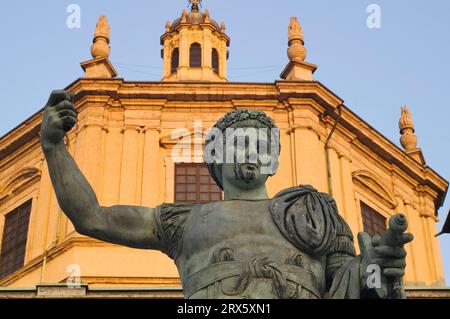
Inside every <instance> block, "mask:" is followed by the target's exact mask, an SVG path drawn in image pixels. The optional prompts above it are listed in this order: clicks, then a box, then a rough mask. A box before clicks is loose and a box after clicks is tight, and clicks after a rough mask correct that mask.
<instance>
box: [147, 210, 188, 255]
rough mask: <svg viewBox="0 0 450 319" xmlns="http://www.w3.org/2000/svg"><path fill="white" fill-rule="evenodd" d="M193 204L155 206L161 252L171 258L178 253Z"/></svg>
mask: <svg viewBox="0 0 450 319" xmlns="http://www.w3.org/2000/svg"><path fill="white" fill-rule="evenodd" d="M194 206H195V204H162V205H159V206H158V207H156V221H157V224H158V228H159V232H158V233H159V235H160V236H159V237H161V238H160V241H161V244H162V247H163V252H164V253H165V254H167V255H168V256H169V257H171V258H172V259H175V258H176V256H177V255H178V248H179V246H180V243H181V241H182V238H183V233H184V227H185V224H186V221H187V220H188V218H189V216H190V215H191V212H192V209H193V208H194Z"/></svg>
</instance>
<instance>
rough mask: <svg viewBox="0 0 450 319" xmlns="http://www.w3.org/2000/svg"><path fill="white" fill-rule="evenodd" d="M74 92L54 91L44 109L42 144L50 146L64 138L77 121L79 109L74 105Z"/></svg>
mask: <svg viewBox="0 0 450 319" xmlns="http://www.w3.org/2000/svg"><path fill="white" fill-rule="evenodd" d="M73 100H74V95H73V93H70V92H66V91H62V90H58V91H53V92H52V93H51V95H50V98H49V99H48V102H47V105H46V106H45V110H44V119H43V121H42V125H41V144H42V146H49V145H52V144H57V143H59V142H60V141H62V140H63V138H64V135H65V134H66V132H68V131H70V130H71V129H72V127H73V126H74V125H75V124H76V122H77V111H76V109H75V107H74V105H73Z"/></svg>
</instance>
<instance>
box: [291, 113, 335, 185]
mask: <svg viewBox="0 0 450 319" xmlns="http://www.w3.org/2000/svg"><path fill="white" fill-rule="evenodd" d="M292 120H293V123H292V124H291V132H293V133H294V141H295V142H294V148H295V152H294V154H295V168H296V175H297V176H296V177H297V184H308V185H312V186H313V187H315V188H317V189H318V190H319V191H322V192H327V191H328V190H327V182H326V180H327V179H326V164H325V150H324V143H322V142H321V141H320V139H319V138H320V133H319V132H320V125H319V117H318V115H316V114H314V111H313V110H312V107H311V106H310V105H307V104H301V105H295V108H294V110H293V116H292Z"/></svg>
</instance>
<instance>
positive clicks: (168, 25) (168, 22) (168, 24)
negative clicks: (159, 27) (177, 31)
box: [166, 20, 170, 32]
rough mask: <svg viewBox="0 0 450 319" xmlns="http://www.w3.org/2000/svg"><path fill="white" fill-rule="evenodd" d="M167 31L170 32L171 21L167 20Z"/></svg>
mask: <svg viewBox="0 0 450 319" xmlns="http://www.w3.org/2000/svg"><path fill="white" fill-rule="evenodd" d="M166 32H170V21H169V20H167V22H166Z"/></svg>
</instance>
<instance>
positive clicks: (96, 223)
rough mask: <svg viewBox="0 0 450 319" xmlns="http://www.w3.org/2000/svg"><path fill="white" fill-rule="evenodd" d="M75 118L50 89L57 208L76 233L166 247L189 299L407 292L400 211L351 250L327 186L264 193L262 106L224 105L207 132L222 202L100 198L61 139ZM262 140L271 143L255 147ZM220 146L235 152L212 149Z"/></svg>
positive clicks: (49, 137)
mask: <svg viewBox="0 0 450 319" xmlns="http://www.w3.org/2000/svg"><path fill="white" fill-rule="evenodd" d="M76 121H77V112H76V109H75V107H74V105H73V95H72V94H71V93H68V92H65V91H54V92H52V94H51V96H50V99H49V101H48V104H47V106H46V108H45V112H44V120H43V123H42V128H41V145H42V149H43V151H44V154H45V157H46V160H47V163H48V168H49V172H50V176H51V180H52V183H53V187H54V189H55V192H56V196H57V198H58V202H59V204H60V206H61V209H62V210H63V211H64V213H65V214H66V215H67V216H68V218H69V219H70V220H71V221H72V223H73V224H74V226H75V229H76V230H77V231H78V232H79V233H80V234H84V235H86V236H90V237H93V238H97V239H99V240H103V241H107V242H111V243H115V244H120V245H124V246H128V247H133V248H141V249H156V250H160V251H162V252H164V253H165V254H167V255H168V256H169V257H171V258H172V259H173V260H174V261H175V263H176V265H177V267H178V271H179V274H180V278H181V281H182V283H183V290H184V295H185V297H186V298H294V299H296V298H314V299H317V298H352V299H358V298H371V297H378V298H404V290H403V286H402V277H403V275H404V268H405V256H406V251H405V249H404V248H403V246H404V244H406V243H408V242H410V241H411V240H412V235H411V234H408V233H404V231H405V229H406V225H407V224H406V219H405V218H404V216H403V215H397V216H394V217H393V218H392V219H391V221H390V225H391V226H394V227H391V229H390V230H388V231H387V233H386V234H385V235H383V236H381V238H380V237H378V236H377V237H374V238H371V237H370V236H369V235H368V234H366V233H361V234H359V241H360V246H361V251H362V255H359V256H356V253H355V249H354V243H353V236H352V233H351V231H350V229H349V227H348V225H347V224H346V222H345V221H344V220H343V219H342V218H341V216H340V215H339V213H338V211H337V208H336V205H335V202H334V200H333V199H332V198H331V197H330V196H329V195H327V194H324V193H319V192H317V191H316V190H315V189H314V188H312V187H311V186H297V187H292V188H290V189H286V190H283V191H281V192H280V193H279V194H277V195H276V196H275V197H274V198H272V199H269V198H268V196H267V192H266V186H265V183H266V180H267V179H268V177H269V176H270V175H273V174H274V173H275V171H276V168H277V164H276V162H275V163H274V162H270V161H269V162H270V163H269V164H268V165H269V166H270V167H269V170H267V167H265V168H266V169H263V168H264V167H263V166H264V165H266V164H264V163H268V162H267V158H264V156H266V157H267V154H270V156H272V158H274V157H275V158H277V157H278V155H279V154H278V152H279V144H278V143H279V136H278V135H276V134H259V133H258V135H257V136H256V138H254V137H255V136H253V135H254V134H255V133H254V132H255V130H253V131H252V130H251V129H255V128H258V129H267V130H269V131H270V130H276V127H275V124H274V122H273V121H272V120H271V119H270V118H269V117H268V116H267V115H266V114H264V113H263V112H259V111H248V110H239V111H234V112H231V113H229V114H227V115H225V116H224V117H223V118H222V119H220V120H219V121H218V122H217V124H216V125H215V127H214V130H213V132H215V133H212V134H210V135H209V136H208V138H207V140H206V146H205V161H206V165H207V167H208V169H209V172H210V174H211V176H212V177H213V178H214V180H215V181H216V183H217V184H218V185H219V186H220V187H221V188H222V189H223V191H224V200H223V201H218V202H213V203H209V204H202V205H200V204H197V205H194V204H192V205H189V204H162V205H160V206H158V207H156V208H148V207H133V206H114V207H102V206H100V205H99V203H98V201H97V198H96V195H95V193H94V191H93V190H92V188H91V186H90V185H89V183H88V182H87V180H86V179H85V177H84V176H83V174H82V172H81V171H80V170H79V168H78V166H77V164H76V163H75V161H74V160H73V158H72V157H71V156H70V154H69V153H68V151H67V149H66V146H65V145H64V141H63V140H64V136H65V133H66V132H68V131H69V130H71V129H72V127H73V126H74V125H75V123H76ZM228 129H235V131H232V133H231V134H228V131H227V130H228ZM225 131H226V133H227V134H226V136H225V138H224V139H223V138H218V136H219V135H220V133H225ZM238 132H240V133H238ZM242 133H243V134H245V135H246V136H247V137H245V138H244V139H243V140H244V141H245V145H244V146H245V150H244V152H237V151H236V150H237V148H239V147H240V146H239V145H237V144H236V143H235V142H233V141H236V140H239V136H236V134H242ZM240 140H242V139H240ZM261 141H262V142H263V143H262V144H261V143H260V142H261ZM265 142H268V143H269V144H271V145H273V143H275V146H277V145H278V147H275V148H271V150H272V151H271V152H262V151H261V149H259V146H260V145H263V144H264V143H265ZM221 146H223V147H224V154H222V155H224V156H226V157H227V158H232V159H233V161H231V162H229V161H224V160H222V161H221V160H220V158H221V157H219V156H217V154H213V156H210V155H211V154H212V153H215V151H212V152H211V150H216V149H217V148H218V149H220V147H221ZM273 150H275V151H273ZM206 151H208V152H206ZM208 154H209V155H208ZM207 157H208V158H207ZM222 157H223V156H222ZM251 159H253V160H251ZM377 267H378V268H377ZM377 269H379V270H380V271H379V272H377V271H376V270H377ZM377 276H378V277H379V278H377Z"/></svg>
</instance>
